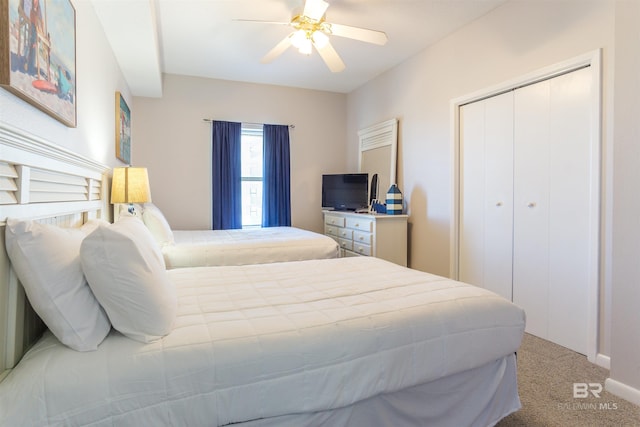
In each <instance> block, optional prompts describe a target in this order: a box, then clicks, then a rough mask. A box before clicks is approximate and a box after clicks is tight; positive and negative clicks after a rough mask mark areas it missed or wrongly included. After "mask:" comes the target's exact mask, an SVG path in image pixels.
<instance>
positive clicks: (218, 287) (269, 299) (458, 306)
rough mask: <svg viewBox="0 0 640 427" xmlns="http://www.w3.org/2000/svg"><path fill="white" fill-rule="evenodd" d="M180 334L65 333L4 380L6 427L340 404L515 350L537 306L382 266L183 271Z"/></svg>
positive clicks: (152, 420)
mask: <svg viewBox="0 0 640 427" xmlns="http://www.w3.org/2000/svg"><path fill="white" fill-rule="evenodd" d="M169 274H170V277H171V279H172V280H174V281H175V283H176V284H177V287H178V294H179V315H178V320H177V326H176V328H175V330H174V331H173V332H172V333H171V334H170V335H168V336H166V337H165V338H164V339H162V340H161V341H159V342H156V343H152V344H142V343H139V342H135V341H132V340H130V339H128V338H125V337H124V336H122V335H120V334H118V333H116V332H113V331H112V333H111V334H110V336H109V337H108V338H107V339H106V340H105V342H103V343H102V344H101V345H100V346H99V348H98V350H97V351H95V352H89V353H80V352H75V351H73V350H70V349H68V348H66V347H64V346H63V345H62V344H60V343H59V342H58V341H57V340H56V339H55V338H54V337H53V336H52V335H51V334H46V335H45V337H44V338H43V339H42V340H41V341H40V342H38V343H37V344H36V346H35V347H34V348H33V349H32V350H31V351H30V352H29V353H28V354H27V355H26V356H25V357H24V359H23V360H22V361H21V362H20V364H19V365H18V367H16V368H15V369H14V371H13V372H11V374H10V375H9V376H8V377H7V378H6V379H5V381H3V382H2V383H0V425H3V426H4V425H8V426H13V425H22V426H28V425H31V426H36V425H37V426H41V425H79V424H90V425H105V426H107V425H108V426H111V425H132V426H139V425H180V426H201V425H202V426H204V425H206V426H215V425H225V424H229V423H234V422H241V421H247V420H254V419H259V418H266V417H274V416H279V415H282V414H295V413H301V412H309V411H320V410H325V409H331V408H339V407H343V406H346V405H349V404H351V403H353V402H357V401H360V400H362V399H366V398H368V397H370V396H375V395H378V394H380V393H386V392H391V391H395V390H400V389H403V388H407V387H411V386H414V385H416V384H421V383H426V382H429V381H431V380H435V379H437V378H442V377H445V376H447V375H450V374H453V373H456V372H461V371H464V370H467V369H470V368H474V367H478V366H481V365H484V364H486V363H488V362H490V361H494V360H497V359H499V358H501V357H503V356H505V355H508V354H510V353H512V352H514V351H515V350H516V349H517V348H518V346H519V344H520V340H521V338H522V334H523V331H524V324H525V319H524V312H523V311H522V310H521V309H520V308H518V307H516V306H515V305H513V304H511V303H510V302H508V301H507V300H505V299H503V298H502V297H499V296H497V295H495V294H492V293H490V292H488V291H486V290H484V289H481V288H477V287H474V286H470V285H465V284H462V283H459V282H454V281H451V280H447V279H444V278H441V277H438V276H433V275H429V274H426V273H422V272H418V271H415V270H410V269H406V268H403V267H399V266H397V265H394V264H391V263H388V262H386V261H382V260H379V259H376V258H365V257H359V258H338V259H332V260H313V261H301V262H289V263H276V264H265V265H251V266H230V267H210V268H194V269H178V270H171V271H169Z"/></svg>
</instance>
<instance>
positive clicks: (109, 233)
mask: <svg viewBox="0 0 640 427" xmlns="http://www.w3.org/2000/svg"><path fill="white" fill-rule="evenodd" d="M80 260H81V262H82V268H83V270H84V274H85V276H86V277H87V280H88V282H89V286H90V287H91V289H92V290H93V293H94V294H95V296H96V298H97V299H98V301H99V302H100V304H101V305H102V307H104V309H105V311H106V312H107V315H108V316H109V320H111V324H112V325H113V327H114V328H115V329H117V330H118V331H120V332H121V333H123V334H124V335H126V336H128V337H129V338H132V339H134V340H137V341H142V342H151V341H155V340H157V339H159V338H161V337H163V336H164V335H166V334H168V333H169V332H171V330H172V329H173V324H174V322H175V318H176V312H177V298H176V290H175V287H174V285H173V283H172V282H171V281H170V280H169V277H168V276H167V271H166V269H165V264H164V259H163V258H162V254H161V253H160V248H159V247H158V245H157V244H156V242H155V241H154V240H153V236H151V233H150V232H149V230H147V228H146V227H145V225H144V224H143V223H142V221H140V220H139V219H138V218H135V217H123V218H121V219H120V220H119V221H117V222H116V223H115V224H112V225H101V226H100V227H98V228H97V229H96V230H95V231H94V232H93V233H91V234H90V235H88V236H87V237H86V238H85V239H84V241H83V242H82V246H81V247H80Z"/></svg>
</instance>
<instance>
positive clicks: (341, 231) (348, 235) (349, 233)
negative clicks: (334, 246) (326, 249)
mask: <svg viewBox="0 0 640 427" xmlns="http://www.w3.org/2000/svg"><path fill="white" fill-rule="evenodd" d="M337 232H338V237H341V238H343V239H349V240H353V233H354V231H353V230H351V229H348V228H338V229H337Z"/></svg>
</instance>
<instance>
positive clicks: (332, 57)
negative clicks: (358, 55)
mask: <svg viewBox="0 0 640 427" xmlns="http://www.w3.org/2000/svg"><path fill="white" fill-rule="evenodd" d="M314 46H315V47H316V50H317V51H318V53H319V54H320V57H321V58H322V60H323V61H324V63H325V64H327V67H329V69H330V70H331V71H332V72H333V73H339V72H340V71H342V70H344V62H342V59H341V58H340V55H338V52H336V50H335V49H334V48H333V46H331V43H327V44H326V45H324V46H323V47H318V46H317V45H316V44H315V43H314Z"/></svg>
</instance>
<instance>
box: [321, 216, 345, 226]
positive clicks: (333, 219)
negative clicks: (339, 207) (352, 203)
mask: <svg viewBox="0 0 640 427" xmlns="http://www.w3.org/2000/svg"><path fill="white" fill-rule="evenodd" d="M324 223H325V224H326V225H335V226H336V227H344V223H345V218H344V217H339V216H333V215H325V217H324Z"/></svg>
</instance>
